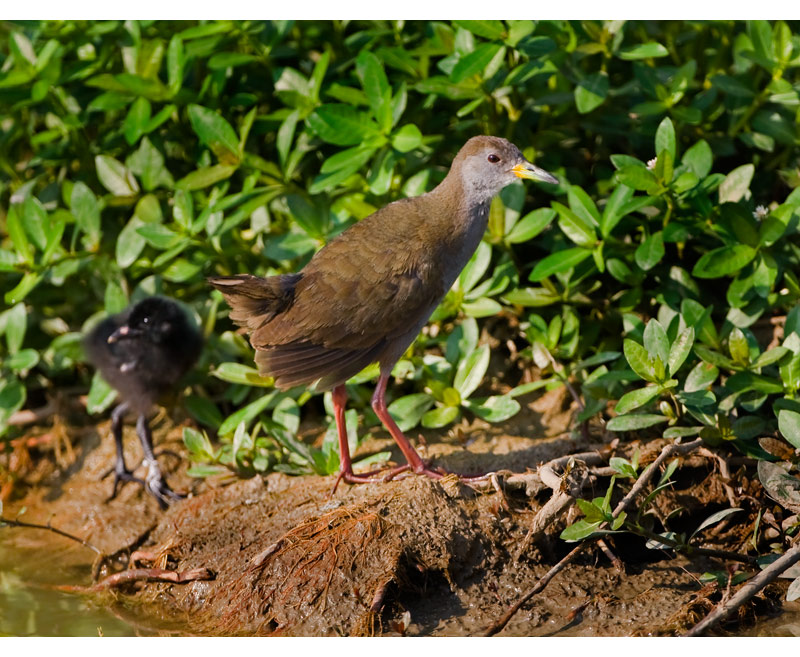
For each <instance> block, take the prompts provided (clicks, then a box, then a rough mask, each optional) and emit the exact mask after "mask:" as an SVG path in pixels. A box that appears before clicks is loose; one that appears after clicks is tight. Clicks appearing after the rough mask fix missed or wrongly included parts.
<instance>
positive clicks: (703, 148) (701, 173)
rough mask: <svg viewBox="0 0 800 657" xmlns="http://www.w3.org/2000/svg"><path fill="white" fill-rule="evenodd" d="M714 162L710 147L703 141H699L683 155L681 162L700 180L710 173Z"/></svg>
mask: <svg viewBox="0 0 800 657" xmlns="http://www.w3.org/2000/svg"><path fill="white" fill-rule="evenodd" d="M713 160H714V156H713V153H712V152H711V146H709V145H708V142H707V141H706V140H705V139H701V140H700V141H698V142H697V143H696V144H694V145H693V146H692V147H691V148H690V149H689V150H687V151H686V152H685V153H684V154H683V159H682V162H683V164H685V165H686V166H688V167H689V169H691V170H692V172H693V173H694V174H695V175H696V176H697V177H698V178H700V179H703V178H705V177H706V176H707V175H708V174H709V173H711V166H712V163H713Z"/></svg>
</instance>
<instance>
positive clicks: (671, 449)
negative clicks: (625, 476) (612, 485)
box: [611, 438, 703, 518]
mask: <svg viewBox="0 0 800 657" xmlns="http://www.w3.org/2000/svg"><path fill="white" fill-rule="evenodd" d="M702 444H703V439H702V438H697V439H696V440H693V441H692V442H690V443H672V444H670V445H667V446H666V447H664V449H662V450H661V454H659V455H658V457H657V458H656V460H655V461H653V462H652V463H651V464H650V465H648V466H647V467H646V468H645V470H644V472H642V474H640V475H639V478H638V479H637V480H636V483H635V484H634V485H633V486H632V487H631V489H630V490H629V491H628V494H627V495H626V496H625V497H623V498H622V500H620V503H619V504H617V507H616V508H615V509H614V512H613V513H612V514H611V516H612V517H613V518H616V517H617V516H618V515H619V514H620V513H622V512H623V511H624V510H625V509H626V508H628V505H629V504H630V503H631V502H632V501H633V499H634V498H635V497H636V496H637V495H638V494H639V493H641V492H642V491H643V490H644V487H645V486H647V484H648V483H649V482H650V480H651V479H652V478H653V475H654V474H655V473H656V472H657V471H658V468H660V467H661V464H662V463H664V461H666V460H667V459H668V458H669V457H670V456H672V455H674V454H688V453H689V452H693V451H694V450H696V449H698V448H699V447H700V446H701V445H702Z"/></svg>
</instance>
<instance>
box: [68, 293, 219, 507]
mask: <svg viewBox="0 0 800 657" xmlns="http://www.w3.org/2000/svg"><path fill="white" fill-rule="evenodd" d="M83 344H84V351H85V352H86V355H87V357H88V359H89V362H91V363H92V365H94V366H95V367H96V368H97V369H98V370H99V372H100V376H102V377H103V378H104V379H105V380H106V381H107V382H108V383H109V384H110V385H111V386H112V387H113V388H115V389H116V390H117V392H118V393H119V397H120V400H121V401H120V403H119V405H117V406H116V407H115V408H114V410H113V412H112V413H111V432H112V434H113V435H114V441H115V443H116V447H117V458H116V462H115V464H114V490H113V492H112V494H111V497H112V498H113V497H114V496H115V495H116V494H117V489H118V487H119V485H120V483H121V482H125V481H135V482H137V483H139V484H141V485H143V486H144V489H145V490H146V491H147V492H148V493H150V494H151V495H152V496H153V497H155V498H156V500H158V503H159V505H160V506H161V507H162V508H166V506H167V504H168V503H169V502H170V501H172V500H176V499H180V498H181V495H179V494H178V493H176V492H174V491H173V490H172V489H170V487H169V486H168V485H167V483H166V482H165V481H164V477H163V475H162V474H161V469H160V468H159V465H158V461H157V460H156V457H155V454H154V453H153V437H152V434H151V433H150V426H149V424H148V420H147V413H148V411H149V410H150V409H151V408H152V406H153V405H154V404H155V403H156V402H158V401H159V400H160V399H161V398H162V397H164V396H165V395H166V394H167V393H169V392H170V391H171V390H173V389H174V388H175V386H176V384H177V383H178V381H179V380H180V379H181V377H182V376H183V375H184V374H185V373H186V372H187V371H188V370H189V369H191V367H192V366H193V365H194V363H195V362H196V361H197V358H198V356H199V355H200V351H201V350H202V347H203V339H202V336H201V335H200V332H199V331H198V329H197V328H196V327H195V326H194V324H193V323H192V322H191V321H190V320H189V318H188V317H187V316H186V314H185V313H184V312H183V310H181V308H180V306H178V304H177V303H175V302H174V301H171V300H169V299H165V298H163V297H148V298H146V299H143V300H142V301H140V302H139V303H137V304H135V305H132V306H129V307H128V308H127V309H126V310H124V311H123V312H121V313H119V314H118V315H113V316H111V317H107V318H106V319H104V320H103V321H101V322H100V323H99V324H97V326H95V327H94V328H93V329H92V330H91V331H90V332H89V333H88V335H87V336H86V338H85V339H84V343H83ZM128 412H132V413H135V414H136V416H137V420H136V433H137V435H138V436H139V441H140V442H141V444H142V451H143V452H144V463H145V465H146V466H147V474H146V476H145V479H144V480H142V479H139V478H138V477H135V476H134V475H133V472H131V471H130V470H129V469H128V467H127V466H126V465H125V456H124V454H123V448H122V427H123V421H124V418H125V415H126V413H128Z"/></svg>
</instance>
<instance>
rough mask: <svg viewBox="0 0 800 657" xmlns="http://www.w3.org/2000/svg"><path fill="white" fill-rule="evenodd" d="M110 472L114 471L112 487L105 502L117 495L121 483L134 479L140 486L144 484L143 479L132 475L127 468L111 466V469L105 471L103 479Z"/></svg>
mask: <svg viewBox="0 0 800 657" xmlns="http://www.w3.org/2000/svg"><path fill="white" fill-rule="evenodd" d="M112 472H113V473H114V488H113V489H112V490H111V495H109V496H108V498H106V502H110V501H111V500H113V499H114V498H115V497H116V496H117V493H119V490H120V488H121V487H122V484H124V483H126V482H129V481H134V482H136V483H137V484H139V485H141V486H144V485H145V482H144V479H139V477H134V476H133V473H132V472H130V471H129V470H127V469H117V468H112V469H111V470H109V471H108V472H106V473H105V474H104V475H103V477H102V478H103V479H105V478H106V477H107V476H108V475H110V474H111V473H112Z"/></svg>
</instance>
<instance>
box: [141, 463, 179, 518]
mask: <svg viewBox="0 0 800 657" xmlns="http://www.w3.org/2000/svg"><path fill="white" fill-rule="evenodd" d="M144 464H145V465H146V466H147V477H146V478H145V480H144V481H143V482H142V484H143V485H144V489H145V490H146V491H147V492H148V493H150V495H152V496H153V497H155V498H156V500H157V501H158V505H159V506H160V507H161V508H162V509H166V508H167V507H168V506H169V505H170V503H172V502H176V501H177V500H182V499H184V498H185V497H186V496H185V495H181V494H180V493H176V492H175V491H174V490H172V489H171V488H170V487H169V486H168V485H167V482H166V481H164V477H163V475H162V474H161V468H159V467H158V463H156V462H155V461H150V460H148V459H145V460H144Z"/></svg>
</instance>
